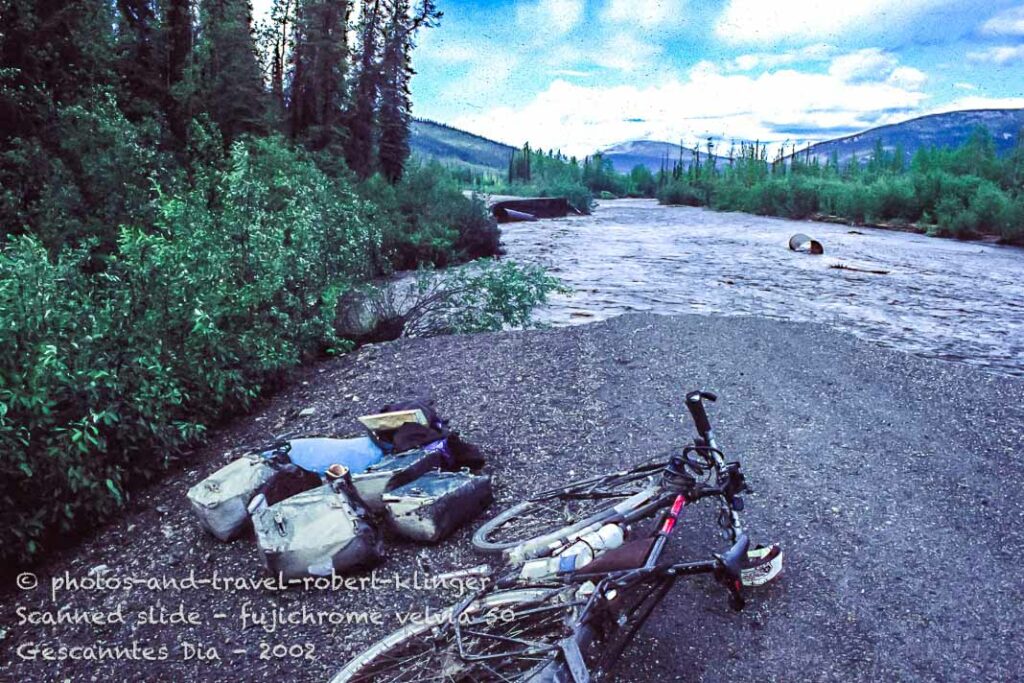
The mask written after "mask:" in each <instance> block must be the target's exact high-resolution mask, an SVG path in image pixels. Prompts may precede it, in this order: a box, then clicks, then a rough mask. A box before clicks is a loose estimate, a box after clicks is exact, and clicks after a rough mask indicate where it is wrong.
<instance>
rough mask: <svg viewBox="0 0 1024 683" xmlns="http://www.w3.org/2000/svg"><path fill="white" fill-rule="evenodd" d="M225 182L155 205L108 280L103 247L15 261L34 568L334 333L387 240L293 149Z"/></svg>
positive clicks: (264, 149)
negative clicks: (43, 553) (96, 252)
mask: <svg viewBox="0 0 1024 683" xmlns="http://www.w3.org/2000/svg"><path fill="white" fill-rule="evenodd" d="M229 161H230V163H229V167H228V170H227V171H226V172H225V173H224V174H223V175H220V174H211V176H210V184H209V185H205V186H201V187H197V188H196V189H193V190H191V191H185V192H181V193H178V194H175V195H173V196H165V197H160V198H159V199H158V201H157V202H156V205H155V206H156V210H155V211H156V218H155V225H154V226H153V227H154V229H153V230H151V231H148V232H144V231H142V230H139V229H135V228H125V229H122V230H121V232H120V237H119V239H118V244H117V250H116V252H114V253H113V254H111V255H110V256H109V258H108V259H107V260H106V262H105V267H104V268H103V269H102V270H100V271H99V272H95V273H91V272H89V271H90V269H88V268H86V267H85V266H86V265H87V263H88V260H89V254H90V251H91V249H92V248H93V247H95V243H94V242H86V243H84V244H83V245H82V246H81V247H77V248H70V247H68V248H65V249H63V250H62V251H61V252H59V253H58V254H57V255H56V257H54V258H51V257H50V255H49V253H48V251H47V249H46V248H45V247H44V245H43V244H42V242H41V241H40V240H39V239H38V238H36V237H29V236H22V237H17V238H11V239H10V240H8V242H7V243H6V244H4V245H3V247H2V249H0V344H2V345H3V347H4V349H5V353H4V354H3V356H2V357H0V451H2V452H3V453H4V457H3V458H2V459H0V477H3V480H4V487H3V493H2V497H0V505H2V512H0V516H2V521H0V541H2V543H3V550H2V551H0V557H2V558H3V559H4V560H7V561H10V560H12V559H13V560H16V561H26V560H28V559H30V558H31V557H32V556H33V555H35V554H36V553H37V552H38V551H39V550H40V548H41V547H42V546H43V545H45V544H46V543H47V541H50V540H52V539H53V538H54V537H62V536H66V535H67V534H70V533H73V532H74V531H76V530H77V529H79V528H81V527H82V526H83V525H88V524H93V523H95V522H96V521H98V520H102V519H104V518H106V517H108V516H109V515H110V514H111V513H112V512H114V511H115V510H116V509H117V508H118V507H120V506H121V505H122V504H123V503H124V502H125V499H126V497H127V495H128V493H127V491H128V490H130V487H131V485H132V484H134V483H136V482H138V481H140V480H145V479H148V478H150V477H152V476H153V475H155V474H156V473H158V472H160V471H161V470H163V469H164V468H165V467H166V465H167V464H168V462H169V459H170V458H171V457H172V456H173V455H174V454H175V453H176V452H178V451H179V450H180V449H181V448H183V447H185V446H187V445H188V444H189V443H191V442H193V441H194V440H195V439H196V438H197V437H198V436H200V435H201V434H202V432H203V429H204V426H205V424H207V423H209V422H210V421H212V420H216V419H218V418H220V417H222V416H224V415H225V414H229V413H232V412H235V411H238V410H243V409H245V408H246V407H247V406H248V405H249V404H250V403H251V401H252V400H253V399H254V398H255V397H256V396H257V394H258V393H259V391H260V389H261V388H262V387H263V386H265V384H266V383H268V382H273V381H275V380H276V379H277V378H279V377H280V376H281V373H283V372H284V371H285V370H287V369H288V368H290V367H292V366H294V365H295V364H297V363H299V362H300V361H302V360H303V359H305V358H309V357H310V356H312V355H314V354H317V353H319V352H321V351H322V350H325V349H329V348H332V347H334V348H336V347H338V346H339V345H340V342H339V341H338V340H337V339H335V338H334V335H333V328H332V323H333V320H334V302H335V301H336V300H337V294H338V293H339V292H341V291H344V290H345V289H346V288H348V287H351V286H352V285H353V284H354V283H356V282H359V281H362V280H364V279H365V278H366V277H368V276H369V275H370V272H371V261H370V258H369V255H370V254H371V253H372V251H373V249H374V248H376V245H377V244H379V241H380V235H379V233H378V231H377V228H376V226H375V224H374V223H373V221H371V220H369V219H368V217H367V213H368V212H367V210H366V206H365V204H364V202H363V201H362V200H360V199H359V198H358V197H357V196H356V195H355V193H354V192H353V191H352V189H351V188H350V187H348V186H347V184H346V183H344V182H343V181H337V180H332V179H329V178H327V177H326V176H324V175H323V174H322V173H321V172H320V171H319V170H318V169H317V167H316V166H315V165H314V164H313V163H312V162H311V161H309V160H308V159H306V158H304V157H303V156H302V155H301V154H299V153H296V152H295V151H293V150H292V149H291V148H289V147H288V146H287V145H285V144H284V143H283V142H282V141H280V140H279V139H274V138H271V139H264V140H258V141H252V142H247V143H236V144H235V145H234V147H233V148H232V150H231V155H230V160H229Z"/></svg>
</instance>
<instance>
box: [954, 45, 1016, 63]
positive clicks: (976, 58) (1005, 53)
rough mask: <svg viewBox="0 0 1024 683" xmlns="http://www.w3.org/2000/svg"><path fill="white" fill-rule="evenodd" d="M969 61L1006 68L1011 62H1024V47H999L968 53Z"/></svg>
mask: <svg viewBox="0 0 1024 683" xmlns="http://www.w3.org/2000/svg"><path fill="white" fill-rule="evenodd" d="M967 59H969V60H971V61H972V62H989V63H991V64H998V65H999V66H1005V65H1006V64H1010V63H1011V62H1019V61H1022V60H1024V45H999V46H996V47H990V48H986V49H984V50H977V51H975V52H968V53H967Z"/></svg>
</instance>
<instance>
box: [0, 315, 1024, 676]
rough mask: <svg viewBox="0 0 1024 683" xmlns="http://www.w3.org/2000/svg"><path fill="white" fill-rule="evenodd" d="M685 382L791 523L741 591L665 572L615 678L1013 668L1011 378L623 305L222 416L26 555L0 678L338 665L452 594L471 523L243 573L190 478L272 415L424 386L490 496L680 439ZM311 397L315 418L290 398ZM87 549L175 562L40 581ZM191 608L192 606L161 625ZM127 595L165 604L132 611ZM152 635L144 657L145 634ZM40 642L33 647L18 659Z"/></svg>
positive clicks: (323, 380) (703, 545)
mask: <svg viewBox="0 0 1024 683" xmlns="http://www.w3.org/2000/svg"><path fill="white" fill-rule="evenodd" d="M697 387H701V388H707V389H711V390H714V391H716V392H717V393H718V394H719V396H720V401H719V404H718V405H716V406H715V407H714V408H713V409H712V418H713V421H714V423H715V425H716V427H717V429H718V432H719V435H720V438H721V441H722V443H723V445H724V446H725V447H726V449H727V450H728V451H729V452H730V454H733V455H736V456H738V457H740V458H741V459H742V460H743V462H744V466H745V469H746V470H747V472H748V477H749V480H750V483H751V484H752V486H753V487H754V489H755V490H756V493H755V494H753V495H751V496H749V497H748V505H747V508H748V512H747V518H748V520H749V524H750V526H751V528H752V530H753V531H754V533H755V535H756V536H757V538H759V539H761V540H766V541H767V540H778V541H781V542H782V543H783V544H784V545H785V547H786V549H787V552H788V566H787V570H786V574H785V576H784V578H783V579H782V580H781V581H780V582H779V583H778V584H776V585H774V586H773V587H771V588H768V589H765V590H764V591H763V592H761V593H759V594H757V595H755V596H753V599H752V601H751V604H750V607H749V609H748V610H746V611H744V612H743V613H740V614H733V613H730V612H729V611H728V609H727V607H726V600H725V597H724V596H723V595H722V594H721V592H720V590H718V589H716V588H715V587H713V586H711V585H709V584H708V583H705V582H703V581H693V582H688V583H684V584H680V585H678V586H677V588H676V590H675V591H674V592H673V593H672V594H671V595H670V596H669V598H668V599H667V600H666V602H665V604H664V605H663V607H662V608H661V610H660V611H659V612H658V613H657V614H656V616H655V617H654V618H653V619H652V621H651V623H650V624H649V625H648V627H647V628H646V629H645V631H644V632H643V633H642V634H641V636H640V638H639V639H638V641H637V643H636V644H635V645H634V647H633V648H632V649H631V650H630V651H629V657H628V661H626V662H624V664H623V666H622V667H621V669H620V672H619V675H618V680H620V681H628V682H634V681H635V682H640V681H653V680H657V681H673V680H702V681H722V682H725V681H729V682H732V681H750V680H778V681H794V680H816V681H822V680H835V681H844V682H849V681H874V680H877V681H888V680H921V681H931V680H950V681H951V680H1012V679H1016V678H1019V677H1020V676H1021V675H1022V673H1024V664H1022V663H1021V658H1020V654H1021V641H1020V637H1019V625H1020V623H1021V622H1022V620H1024V594H1022V593H1024V590H1022V586H1024V582H1022V581H1021V578H1020V566H1019V565H1020V561H1019V549H1020V548H1021V547H1024V538H1022V531H1021V529H1022V522H1024V503H1022V501H1021V497H1020V494H1019V492H1020V490H1021V486H1022V484H1024V465H1022V462H1021V454H1022V453H1024V382H1022V381H1020V380H1016V379H1012V378H1002V377H998V376H994V375H989V374H983V373H980V372H977V371H974V370H971V369H969V368H967V367H964V366H961V365H957V364H953V363H946V362H941V361H929V360H922V359H919V358H916V357H913V356H909V355H905V354H900V353H897V352H893V351H888V350H884V349H881V348H879V347H876V346H874V345H872V344H869V343H866V342H861V341H857V340H855V339H853V338H851V337H849V336H846V335H843V334H839V333H836V332H834V331H831V330H829V329H827V328H824V327H820V326H815V325H801V324H792V323H782V322H772V321H767V320H761V319H756V318H709V317H699V316H680V317H672V318H667V317H658V316H635V315H634V316H624V317H620V318H616V319H614V320H610V321H606V322H603V323H599V324H594V325H588V326H583V327H579V328H572V329H558V330H552V331H542V332H517V333H504V334H493V335H479V336H467V337H447V338H437V339H430V340H411V341H400V342H395V343H389V344H384V345H380V346H375V347H368V348H365V349H363V350H362V351H360V352H358V353H355V354H352V355H350V356H347V357H344V358H340V359H338V360H335V361H331V362H328V363H325V364H322V365H319V366H315V367H312V368H309V369H307V370H305V371H304V372H303V373H302V375H301V376H300V377H299V379H298V381H297V382H296V383H295V384H294V385H293V386H292V387H291V388H290V389H288V390H286V391H284V392H282V393H280V394H279V395H277V396H275V397H274V398H273V399H271V400H269V401H268V402H267V403H266V404H265V405H264V406H262V408H261V409H260V410H258V411H257V412H256V413H255V414H254V415H252V416H250V417H248V418H245V419H243V420H240V421H238V422H237V423H236V424H234V425H231V426H228V427H227V428H224V429H222V430H220V431H218V432H217V433H216V434H215V435H214V436H213V439H212V441H211V443H210V445H209V447H208V448H206V449H204V450H203V451H201V452H198V453H196V454H195V456H194V458H193V460H192V461H191V465H190V466H189V467H187V468H186V469H185V470H184V471H183V472H182V473H181V474H179V475H177V476H174V477H171V478H170V479H168V480H166V481H165V482H164V483H163V484H162V485H161V486H159V487H156V488H153V489H150V490H148V491H146V492H144V493H143V494H141V495H139V496H138V497H137V499H136V500H135V502H134V503H133V506H132V509H131V511H130V513H129V514H128V515H127V516H126V517H125V518H124V519H123V520H121V521H120V522H118V523H115V524H113V525H110V526H108V527H106V528H104V529H102V530H100V531H99V532H98V533H97V534H96V535H95V537H94V538H93V539H92V540H91V541H89V542H88V543H86V544H84V545H83V546H81V547H79V548H76V549H74V550H73V551H71V552H68V553H66V554H65V555H64V556H62V557H57V558H54V559H53V560H52V561H51V562H50V563H49V564H48V565H47V566H45V567H43V568H41V569H39V570H38V572H37V574H38V580H39V581H40V587H38V588H35V589H31V590H18V589H17V588H16V587H14V586H8V587H5V589H4V590H5V592H4V595H3V608H2V611H0V615H2V617H0V618H2V622H0V623H2V626H3V628H4V629H5V631H4V634H3V639H2V640H0V679H2V680H4V681H8V680H10V681H65V680H67V681H76V682H77V681H107V680H133V681H136V680H137V681H225V682H226V681H293V680H295V681H299V680H301V681H318V680H326V679H327V678H328V677H329V675H330V674H331V673H332V672H333V671H335V670H336V669H337V668H338V667H339V666H340V664H341V663H342V662H343V661H344V660H346V659H347V657H348V656H350V655H351V654H353V653H354V652H355V651H356V650H357V649H358V648H361V647H363V646H365V645H367V644H368V643H369V642H371V641H372V640H373V639H374V638H376V637H378V636H380V635H382V634H383V633H385V632H386V631H389V630H392V629H394V628H396V627H398V626H399V623H400V620H401V619H404V618H407V617H408V616H409V614H410V613H411V612H418V611H420V610H422V609H423V608H424V606H426V605H433V606H441V605H444V604H447V603H449V602H451V601H452V600H454V595H453V594H452V591H450V590H449V591H440V590H433V589H432V588H431V587H430V586H428V585H425V579H427V578H428V577H429V576H430V575H432V574H435V573H438V572H443V571H447V570H451V569H454V568H458V567H463V566H470V565H472V564H476V563H478V562H479V561H480V558H479V557H478V556H476V555H475V554H474V553H473V551H472V550H471V548H470V546H469V543H468V536H469V530H468V529H466V530H463V531H462V532H460V533H459V534H457V535H456V537H455V538H453V539H451V540H449V541H446V542H445V543H443V544H441V545H440V546H438V547H430V548H423V547H418V546H414V545H412V544H406V543H398V542H395V541H391V542H390V543H389V552H388V557H387V559H386V561H385V562H384V563H383V564H382V565H381V566H380V567H379V568H378V570H377V572H376V574H375V575H374V576H375V579H376V583H375V584H372V585H371V584H367V585H363V586H353V585H350V586H347V587H341V588H338V589H337V590H309V591H302V590H296V589H292V590H288V591H275V590H268V589H266V588H262V589H253V588H251V587H247V586H246V585H244V584H242V583H240V582H241V581H244V580H249V579H252V580H257V579H259V577H260V571H259V564H258V559H257V555H256V549H255V547H254V545H253V544H252V543H251V541H248V540H241V541H237V542H235V543H232V544H228V545H223V544H219V543H217V542H215V541H213V540H212V539H210V538H209V537H207V536H205V535H204V534H203V533H201V532H200V531H199V530H198V529H197V528H196V526H195V524H194V523H193V520H192V518H191V516H190V513H189V511H188V508H187V505H186V501H185V497H184V494H185V491H186V490H187V489H188V487H189V486H190V485H192V484H193V483H194V482H196V481H198V480H199V479H201V478H202V477H203V476H205V475H206V474H207V473H208V472H210V471H212V470H213V469H215V468H216V467H218V466H220V465H221V464H223V463H224V462H226V461H227V460H228V459H229V458H230V457H232V456H233V455H235V454H237V453H239V452H240V451H241V450H243V449H244V448H246V447H248V446H252V445H254V444H258V443H260V442H263V441H265V440H267V439H269V438H270V437H271V436H273V435H280V434H281V433H282V432H285V431H288V430H292V431H298V432H317V433H340V434H345V433H351V432H354V431H355V428H354V427H355V421H354V418H355V417H356V416H357V415H360V414H364V413H366V412H368V411H371V410H373V409H375V408H376V407H378V406H379V405H380V404H381V403H383V402H385V401H388V400H390V399H393V398H396V397H400V396H406V395H411V394H425V395H432V396H434V397H436V398H437V399H438V402H439V405H440V408H441V410H442V412H443V413H444V414H446V415H448V416H449V417H451V418H452V419H453V422H454V423H455V425H456V426H457V427H458V428H459V429H460V430H462V431H463V433H464V434H465V435H466V436H467V437H468V438H469V439H471V440H473V441H474V442H476V443H478V444H479V445H480V446H481V447H482V448H483V449H484V451H485V452H486V454H487V455H488V457H489V458H490V465H489V467H488V470H489V471H490V473H491V474H492V475H493V476H494V479H495V484H496V492H497V497H498V502H497V503H496V506H495V508H494V509H496V508H497V507H500V506H505V505H508V504H509V503H511V502H513V501H515V500H517V499H519V498H520V497H522V496H524V495H526V494H529V493H530V492H532V491H535V490H538V489H540V488H542V487H547V486H550V485H553V484H555V483H558V482H563V481H565V480H567V479H569V478H572V477H578V476H583V475H587V474H591V473H594V472H596V471H599V470H601V469H603V468H621V467H623V466H627V465H632V464H635V463H639V462H642V461H645V460H648V459H650V458H652V457H656V456H659V455H662V454H664V453H666V452H667V451H669V450H670V449H672V448H676V447H678V446H680V445H681V444H683V443H684V442H685V440H687V439H689V436H690V431H691V430H690V427H689V425H688V424H684V423H683V415H684V413H685V410H684V408H683V406H682V396H683V394H684V392H685V391H686V390H687V389H692V388H697ZM309 407H312V408H314V409H315V413H314V414H313V415H312V416H308V417H301V418H300V417H289V416H291V415H296V414H297V413H298V411H300V410H302V409H304V408H309ZM688 514H689V513H688ZM677 541H678V542H677V543H676V549H675V551H674V552H676V553H678V554H679V555H680V556H687V555H689V556H692V555H698V556H705V555H706V553H707V552H709V551H710V550H711V549H712V548H715V547H717V543H719V542H720V541H716V539H715V531H714V526H713V514H712V513H711V511H710V510H701V509H697V510H694V511H693V513H692V514H689V516H688V518H687V519H686V522H685V524H684V526H683V529H682V533H681V534H680V536H679V537H678V539H677ZM100 565H106V569H103V568H99V566H100ZM90 570H93V572H94V574H98V575H103V576H106V577H133V578H137V579H160V580H161V581H162V582H164V583H163V584H162V585H158V584H156V583H148V584H147V585H145V586H141V587H140V586H136V587H135V588H133V589H131V590H124V589H120V590H107V591H90V590H86V589H84V588H83V587H82V586H79V588H78V590H72V589H71V588H69V587H65V589H64V590H62V591H60V592H59V593H57V594H56V597H55V598H53V597H52V594H51V592H50V590H49V589H48V586H49V585H50V582H51V580H53V579H57V580H58V582H59V581H60V580H63V579H64V577H85V576H88V574H89V572H90ZM214 572H216V573H217V574H218V576H220V577H221V578H222V580H223V581H224V583H222V585H220V586H212V585H199V586H188V585H187V584H186V585H185V586H182V585H180V582H181V581H183V580H185V579H186V578H187V577H189V575H190V574H192V573H194V574H195V575H196V577H197V578H198V579H209V578H210V577H212V576H213V574H214ZM363 576H364V578H365V577H368V576H369V575H363ZM168 579H173V580H175V581H177V582H179V585H178V587H177V588H175V587H169V586H167V585H166V581H167V580H168ZM396 581H397V583H396ZM179 606H183V614H185V615H186V616H187V613H188V612H194V613H196V614H197V615H199V623H172V622H174V621H175V620H174V619H173V618H172V617H173V613H174V612H176V611H177V610H178V608H179ZM59 608H64V609H63V613H65V614H75V613H90V612H96V611H103V612H106V613H114V614H117V613H121V614H123V616H124V622H125V623H116V618H115V619H114V621H115V623H109V624H83V623H79V624H67V623H65V624H61V625H55V626H54V625H48V624H36V625H30V624H21V625H19V621H20V620H23V619H25V618H26V617H27V615H29V614H31V613H33V612H34V613H36V614H37V615H38V614H39V613H41V612H40V611H48V612H49V613H56V612H57V610H58V609H59ZM161 608H163V612H164V616H163V617H161V614H160V610H161ZM303 609H305V610H306V612H305V613H304V612H303V611H302V610H303ZM140 613H147V614H149V615H151V616H152V619H150V616H147V617H146V618H145V620H144V621H156V622H158V623H155V624H150V623H140V620H139V615H140ZM282 613H283V614H285V615H293V616H292V617H291V618H293V619H294V618H296V617H295V616H294V615H298V617H299V620H300V621H302V622H303V623H298V624H292V625H280V626H278V627H277V628H276V630H275V631H274V632H273V633H271V632H269V629H270V628H271V623H270V622H265V623H264V625H263V626H260V625H255V626H249V627H248V628H243V624H242V619H243V615H250V616H249V617H246V618H247V619H249V620H251V618H252V615H257V618H259V615H262V616H263V617H265V618H268V619H269V618H270V616H271V615H272V614H277V615H279V616H280V615H281V614H282ZM309 613H315V614H324V613H334V614H342V615H349V617H348V618H349V619H351V620H352V622H353V623H349V624H347V625H333V626H332V625H325V624H316V623H311V621H312V622H315V621H316V618H312V619H311V618H310V617H309V616H303V615H304V614H307V615H308V614H309ZM34 618H35V619H37V620H39V619H43V618H42V617H38V616H36V617H34ZM335 618H336V617H335ZM181 620H185V621H195V619H184V618H183V619H179V620H178V621H181ZM159 622H163V623H159ZM374 622H377V623H374ZM33 643H34V644H36V645H37V646H38V647H36V648H35V649H33V647H29V644H33ZM186 643H188V644H191V645H193V646H196V648H197V649H194V650H191V651H190V652H192V653H193V654H194V653H195V652H197V651H198V652H202V653H203V654H205V655H208V656H209V655H210V654H211V652H212V650H210V649H209V648H215V649H216V650H217V652H218V654H219V656H220V660H219V661H216V660H215V661H209V660H201V659H198V658H196V657H195V656H194V657H193V658H192V659H190V660H185V659H183V656H184V654H185V651H184V644H186ZM96 644H106V645H107V646H112V645H119V646H121V647H122V648H125V650H122V651H120V653H116V654H118V657H117V658H114V659H106V660H104V661H94V660H91V659H83V658H82V657H83V656H85V655H84V653H85V652H86V650H83V649H80V650H73V651H69V650H65V651H64V652H63V655H64V656H65V657H66V658H65V659H63V661H45V660H43V659H41V658H42V657H43V656H44V655H43V654H41V653H42V652H43V651H42V650H41V649H39V648H46V647H50V648H58V647H60V646H65V647H75V646H78V647H81V648H87V649H88V648H90V647H92V646H95V645H96ZM133 647H134V653H135V656H128V654H127V652H128V651H129V650H131V648H133ZM147 647H148V648H151V649H152V650H151V655H152V657H151V658H150V659H151V660H152V661H146V660H145V659H144V658H143V657H142V656H141V654H140V653H141V651H142V649H144V648H147ZM160 648H165V649H166V657H161V656H160V655H161V652H163V651H162V650H161V649H160ZM91 652H92V653H93V656H95V654H96V652H97V651H96V650H95V649H92V650H91ZM32 653H36V656H37V657H40V659H36V660H35V661H31V660H27V659H26V657H31V656H32ZM49 654H50V655H51V656H57V657H60V656H61V651H59V650H54V651H51V652H50V653H49Z"/></svg>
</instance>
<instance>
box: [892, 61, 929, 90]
mask: <svg viewBox="0 0 1024 683" xmlns="http://www.w3.org/2000/svg"><path fill="white" fill-rule="evenodd" d="M885 82H886V83H888V84H890V85H894V86H896V87H897V88H906V89H908V90H920V89H921V88H922V87H924V84H925V83H927V82H928V74H926V73H925V72H923V71H921V70H920V69H915V68H914V67H912V66H900V67H897V68H895V69H893V70H892V73H890V74H889V77H888V78H886V79H885Z"/></svg>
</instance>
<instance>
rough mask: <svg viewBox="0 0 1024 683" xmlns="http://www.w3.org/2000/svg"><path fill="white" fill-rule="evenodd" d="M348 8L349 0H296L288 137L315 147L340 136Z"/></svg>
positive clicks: (334, 140)
mask: <svg viewBox="0 0 1024 683" xmlns="http://www.w3.org/2000/svg"><path fill="white" fill-rule="evenodd" d="M350 13H351V5H350V3H349V2H348V0H300V2H299V3H298V7H297V12H296V17H295V33H294V50H293V53H292V64H293V65H294V70H293V72H292V81H291V92H290V98H289V122H290V130H291V134H292V137H294V138H296V139H302V140H304V141H305V142H306V144H307V145H308V146H309V147H310V148H311V149H314V150H320V149H325V148H327V147H331V146H333V145H336V144H339V143H340V142H341V140H342V139H343V138H344V131H343V130H342V124H343V112H344V106H345V96H346V93H345V79H346V76H347V73H348V56H349V55H348V35H347V34H348V27H349V16H350ZM281 49H284V46H283V45H281ZM274 79H275V80H276V79H277V74H275V75H274ZM275 87H276V86H275Z"/></svg>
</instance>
